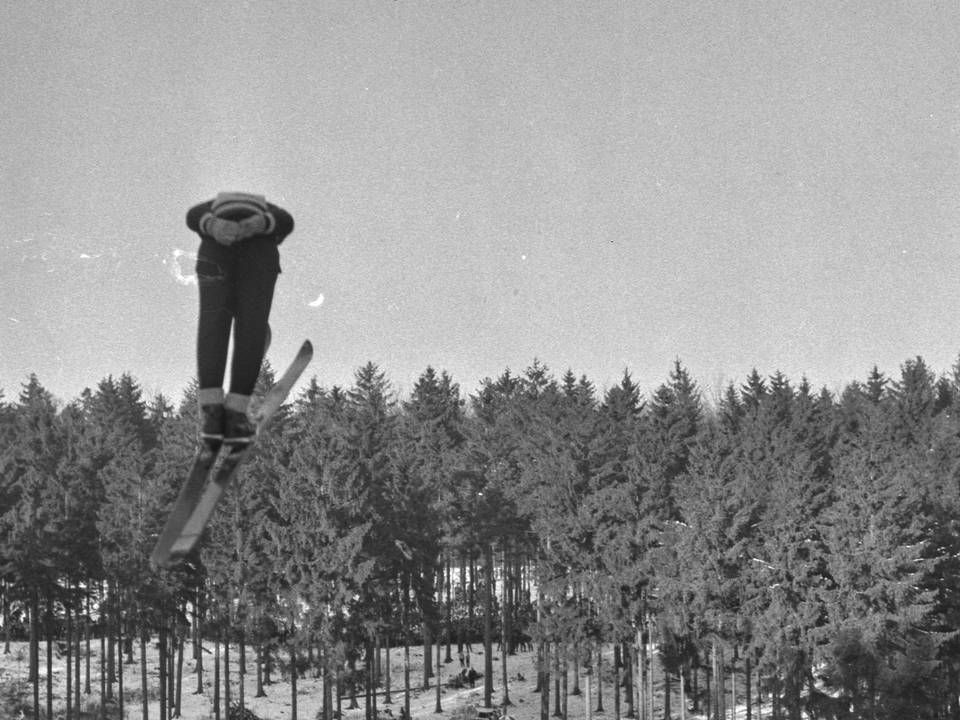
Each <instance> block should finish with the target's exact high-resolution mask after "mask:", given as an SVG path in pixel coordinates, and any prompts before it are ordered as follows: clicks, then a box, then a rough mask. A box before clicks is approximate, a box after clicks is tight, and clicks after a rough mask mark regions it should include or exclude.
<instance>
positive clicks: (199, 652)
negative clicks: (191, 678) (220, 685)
mask: <svg viewBox="0 0 960 720" xmlns="http://www.w3.org/2000/svg"><path fill="white" fill-rule="evenodd" d="M202 619H203V592H202V584H198V585H197V594H196V600H195V602H194V604H193V659H194V660H195V661H196V665H197V667H196V671H197V689H196V690H195V691H194V693H193V694H194V695H203V632H202V631H201V628H200V623H201V621H202Z"/></svg>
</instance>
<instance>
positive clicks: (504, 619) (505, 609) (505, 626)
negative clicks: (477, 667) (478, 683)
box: [500, 545, 513, 708]
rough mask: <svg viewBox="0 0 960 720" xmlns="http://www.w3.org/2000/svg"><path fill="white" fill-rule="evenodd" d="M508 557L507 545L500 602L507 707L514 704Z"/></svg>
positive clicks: (502, 703)
mask: <svg viewBox="0 0 960 720" xmlns="http://www.w3.org/2000/svg"><path fill="white" fill-rule="evenodd" d="M508 567H509V565H508V558H507V550H506V545H505V546H504V550H503V593H502V596H503V602H502V603H501V604H500V646H501V647H500V660H501V663H500V665H501V674H502V676H503V700H502V701H501V703H500V704H501V705H502V706H503V707H504V708H506V707H507V706H508V705H512V704H513V703H512V702H510V678H509V676H508V675H507V654H508V653H509V652H511V648H510V611H509V607H510V583H509V582H508V577H507V568H508Z"/></svg>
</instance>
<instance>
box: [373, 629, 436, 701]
mask: <svg viewBox="0 0 960 720" xmlns="http://www.w3.org/2000/svg"><path fill="white" fill-rule="evenodd" d="M382 637H383V642H384V656H385V657H386V664H385V666H384V668H383V704H384V705H390V704H391V703H392V702H393V697H392V696H391V693H390V684H391V682H392V679H391V677H390V631H389V630H387V632H386V633H384V634H383V636H382ZM449 654H450V639H449V638H447V655H449Z"/></svg>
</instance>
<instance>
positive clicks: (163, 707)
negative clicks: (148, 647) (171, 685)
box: [157, 615, 170, 720]
mask: <svg viewBox="0 0 960 720" xmlns="http://www.w3.org/2000/svg"><path fill="white" fill-rule="evenodd" d="M168 667H169V666H168V665H167V623H166V619H165V618H164V617H163V616H162V615H161V618H160V623H159V627H158V628H157V670H158V671H159V678H158V681H159V685H160V718H161V720H167V718H169V717H170V715H169V714H168V712H167V669H168Z"/></svg>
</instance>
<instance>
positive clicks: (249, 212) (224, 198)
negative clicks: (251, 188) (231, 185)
mask: <svg viewBox="0 0 960 720" xmlns="http://www.w3.org/2000/svg"><path fill="white" fill-rule="evenodd" d="M210 212H212V213H213V214H214V215H215V216H216V217H218V218H221V219H223V220H235V221H239V220H245V219H246V218H248V217H252V216H253V215H265V214H266V212H267V200H266V198H265V197H264V196H263V195H254V194H252V193H244V192H222V193H217V197H215V198H214V199H213V203H212V205H211V206H210Z"/></svg>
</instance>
